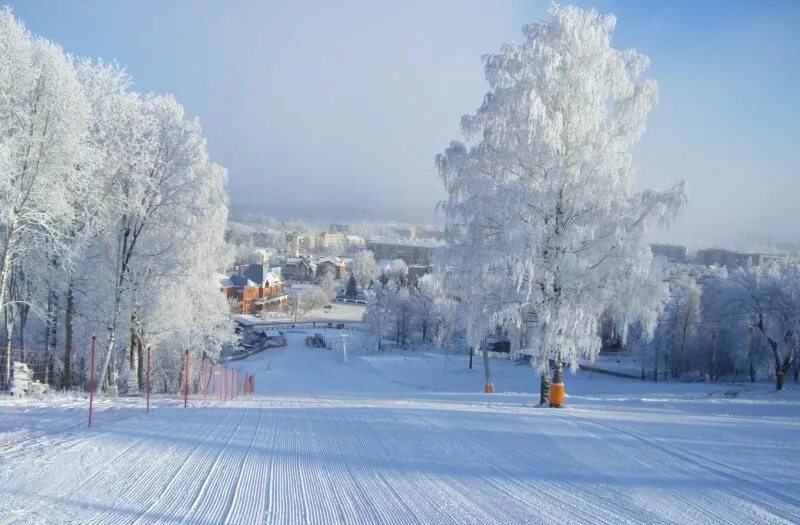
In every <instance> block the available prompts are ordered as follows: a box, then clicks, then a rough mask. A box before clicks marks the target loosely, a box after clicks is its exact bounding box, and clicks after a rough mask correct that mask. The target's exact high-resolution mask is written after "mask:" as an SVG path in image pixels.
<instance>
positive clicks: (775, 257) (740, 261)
mask: <svg viewBox="0 0 800 525" xmlns="http://www.w3.org/2000/svg"><path fill="white" fill-rule="evenodd" d="M786 258H787V257H786V256H785V255H781V254H774V253H745V252H735V251H732V250H724V249H722V248H706V249H703V250H697V254H696V255H695V258H694V260H695V262H696V263H697V264H704V265H706V266H725V267H727V268H729V269H732V268H745V267H748V266H763V265H764V264H767V263H769V262H772V261H782V260H785V259H786Z"/></svg>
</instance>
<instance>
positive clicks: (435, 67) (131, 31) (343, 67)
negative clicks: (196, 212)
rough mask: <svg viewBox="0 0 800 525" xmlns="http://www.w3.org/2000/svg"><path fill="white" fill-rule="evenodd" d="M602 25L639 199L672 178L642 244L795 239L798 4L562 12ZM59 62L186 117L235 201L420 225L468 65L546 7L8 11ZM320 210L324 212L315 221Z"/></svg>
mask: <svg viewBox="0 0 800 525" xmlns="http://www.w3.org/2000/svg"><path fill="white" fill-rule="evenodd" d="M576 3H577V4H579V5H582V6H587V7H588V6H591V7H595V8H597V9H598V10H599V11H600V12H613V13H614V14H616V15H617V18H618V22H617V29H616V31H615V33H614V43H615V45H616V46H617V47H619V48H624V47H636V48H637V49H639V50H640V51H642V52H644V53H645V54H647V55H649V56H650V58H651V61H652V68H651V70H650V73H649V76H650V77H652V78H655V79H656V80H657V81H658V83H659V86H660V104H659V106H658V107H657V108H656V109H655V110H654V112H653V114H652V117H651V120H650V121H649V125H648V131H647V134H646V135H645V138H644V139H643V140H642V142H641V144H640V145H639V146H637V149H636V159H635V162H636V166H637V186H639V187H642V188H644V187H666V186H669V185H670V184H671V183H672V182H674V181H676V180H679V179H684V180H686V181H688V183H689V189H690V204H689V206H688V208H687V209H686V211H685V213H684V214H683V216H682V218H681V219H680V220H679V221H678V222H677V223H676V224H675V225H674V226H673V227H672V228H671V229H670V230H669V231H664V232H658V233H656V234H655V235H654V238H656V239H658V240H664V241H674V242H684V243H688V244H691V245H708V244H718V245H736V244H753V243H754V242H759V241H766V240H770V239H773V238H777V239H794V240H800V231H798V228H797V224H798V223H800V206H798V205H797V200H798V196H800V170H798V164H799V163H798V160H800V159H798V157H800V155H799V154H798V147H797V144H798V138H800V104H799V103H798V101H797V95H796V93H797V91H798V88H797V86H798V84H799V83H800V82H798V81H800V78H798V77H799V76H800V73H799V72H798V71H799V70H800V68H798V66H800V63H799V62H800V58H799V57H800V36H798V33H799V32H800V30H798V28H800V2H794V1H782V2H767V1H760V2H756V1H753V2H742V1H734V0H730V1H703V2H689V1H685V2H679V1H669V2H655V1H652V0H639V1H594V2H584V1H577V2H576ZM10 4H11V5H12V7H13V8H14V11H15V13H16V14H17V16H18V17H20V18H21V19H22V20H23V21H24V22H25V23H26V25H27V26H28V28H29V29H30V30H31V31H33V32H34V33H37V34H40V35H42V36H44V37H46V38H49V39H51V40H54V41H56V42H58V43H59V44H61V45H62V46H63V47H64V49H65V50H67V51H69V52H72V53H75V54H78V55H85V56H91V57H102V58H104V59H111V58H116V59H117V60H118V61H119V62H120V63H122V64H124V65H125V66H127V68H128V70H129V71H130V73H131V74H132V75H133V77H134V81H135V87H136V89H138V90H141V91H158V92H165V91H166V92H171V93H173V94H175V96H176V97H177V98H178V99H179V100H180V101H181V102H182V103H183V104H184V105H185V106H186V109H187V112H188V113H189V114H190V115H197V116H198V117H199V118H200V121H201V123H202V125H203V128H204V132H205V134H206V136H207V138H208V147H209V151H210V152H211V155H212V156H213V158H214V159H215V160H216V161H217V162H219V163H221V164H223V165H225V166H226V167H227V168H228V169H229V170H230V183H229V189H230V194H231V201H232V203H233V204H234V205H263V207H264V208H265V210H266V211H269V210H274V211H281V212H287V211H297V212H298V213H299V212H307V211H308V210H317V209H332V210H334V211H335V212H336V214H338V215H348V214H349V215H358V214H362V215H374V216H377V217H381V218H390V217H396V218H398V219H404V220H411V219H414V218H419V220H421V221H429V220H432V219H433V207H434V204H435V203H436V201H437V200H439V199H441V198H443V197H444V194H443V192H442V188H441V183H440V182H439V180H438V178H437V177H436V173H435V170H434V167H433V157H434V155H435V154H436V153H437V152H439V151H441V150H442V149H443V148H444V147H446V145H447V143H448V142H449V141H450V140H451V139H453V138H457V137H458V136H459V130H458V123H459V118H460V116H461V115H462V114H464V113H468V112H472V111H474V109H475V108H476V107H477V106H478V105H479V103H480V101H481V97H482V96H483V93H484V92H485V90H486V83H485V81H484V80H483V71H482V65H481V62H480V56H481V55H482V54H484V53H488V52H494V51H496V50H497V49H498V48H499V46H500V44H501V43H502V42H506V41H510V40H519V39H520V38H521V32H520V28H521V26H522V25H524V24H526V23H528V22H531V21H533V20H535V19H538V18H541V17H543V16H545V11H546V8H547V3H546V2H539V1H511V0H497V1H491V2H489V1H477V0H476V1H468V0H461V1H456V0H441V1H435V2H424V1H399V0H384V1H376V2H370V3H368V2H312V1H307V2H280V3H278V2H275V3H269V2H255V1H253V2H244V1H231V2H222V1H193V2H188V1H171V2H156V1H139V2H133V1H127V0H124V1H123V0H117V1H113V2H105V1H87V0H82V1H72V0H61V1H58V2H55V1H50V2H44V1H42V2H38V1H37V2H34V1H26V2H11V3H10ZM317 215H323V216H324V215H325V213H322V212H317Z"/></svg>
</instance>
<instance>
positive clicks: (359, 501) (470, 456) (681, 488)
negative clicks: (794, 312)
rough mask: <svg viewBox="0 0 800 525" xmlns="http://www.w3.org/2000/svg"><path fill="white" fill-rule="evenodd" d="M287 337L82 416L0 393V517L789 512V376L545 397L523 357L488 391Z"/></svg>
mask: <svg viewBox="0 0 800 525" xmlns="http://www.w3.org/2000/svg"><path fill="white" fill-rule="evenodd" d="M328 332H329V334H328V335H333V333H331V332H332V331H330V330H329V331H328ZM304 335H305V334H303V333H290V334H289V339H290V343H289V346H288V347H286V348H282V349H272V350H268V351H265V352H262V353H260V354H257V355H255V356H253V357H250V358H248V359H247V360H245V361H241V362H240V365H241V367H242V369H243V370H245V371H248V372H255V373H256V378H257V379H256V389H257V395H256V396H252V397H244V396H243V397H240V398H239V400H237V401H234V402H228V403H208V405H207V406H199V405H202V403H199V402H198V403H196V405H198V406H192V407H190V408H187V409H184V408H182V407H179V406H176V405H177V404H176V403H175V402H174V401H175V400H169V401H168V400H166V399H163V398H157V400H156V404H157V405H158V408H157V409H156V410H154V411H153V412H151V414H150V415H149V416H146V415H145V414H144V410H143V409H142V408H141V401H140V400H135V399H119V400H114V401H106V400H101V401H100V402H99V405H100V407H101V411H100V412H98V413H97V415H96V419H95V421H96V423H95V426H94V427H93V428H92V429H91V430H88V429H86V428H85V426H84V425H85V415H86V414H85V410H84V409H85V403H84V400H83V399H81V398H78V397H70V396H65V397H57V398H52V397H50V398H47V403H45V402H44V401H37V400H36V399H28V398H25V399H19V400H17V399H10V398H0V464H2V469H0V523H81V524H88V523H207V524H212V523H363V524H373V523H458V524H462V523H482V524H483V523H548V524H552V523H613V524H620V523H741V524H752V523H796V522H798V521H800V490H798V489H800V477H799V476H797V472H798V467H800V455H799V454H798V453H797V450H798V449H797V446H798V443H800V417H798V416H800V408H799V407H800V392H798V390H797V389H796V388H795V389H791V390H790V391H788V392H786V393H783V394H775V393H771V392H770V385H767V384H757V385H754V386H751V385H714V384H675V383H666V384H665V383H658V384H653V383H645V382H641V381H637V380H626V379H618V378H611V377H604V376H600V375H598V374H589V373H579V374H578V375H576V376H572V375H569V376H567V381H568V382H567V389H568V392H569V394H570V397H569V398H568V408H565V409H561V410H555V409H553V410H548V409H539V408H535V406H534V405H535V403H536V401H537V399H538V395H537V394H536V389H537V387H538V384H537V380H536V378H535V377H534V374H533V372H532V371H531V369H530V368H529V367H528V366H524V365H517V364H515V363H513V362H510V361H501V360H495V361H494V362H493V364H492V366H493V367H494V379H495V387H496V388H497V389H498V391H499V392H500V393H498V394H494V395H486V394H482V393H479V391H480V390H481V389H482V387H483V371H482V369H481V367H480V366H478V365H479V363H478V360H476V368H475V370H471V371H470V370H467V369H466V364H467V361H466V359H467V358H466V356H464V355H456V356H454V357H451V358H450V359H449V360H448V362H447V365H446V367H445V362H444V360H443V356H442V355H441V353H436V352H425V351H423V350H416V351H410V350H408V351H405V350H392V351H391V353H390V352H389V351H388V350H387V351H384V352H382V353H376V352H369V353H367V352H365V351H364V349H363V348H362V347H360V344H359V340H358V336H357V335H355V334H354V335H353V337H352V338H351V339H350V341H349V343H348V352H349V361H350V362H349V363H348V364H344V363H343V362H342V355H341V352H340V351H339V348H338V345H336V344H335V345H334V348H333V350H331V351H329V350H324V349H311V348H308V347H305V346H304V345H303V344H302V339H303V337H304ZM337 339H338V338H337ZM789 386H790V388H791V387H794V386H795V385H794V384H792V385H789ZM731 392H737V396H738V397H731V396H732V395H733V394H731ZM726 393H727V396H726ZM53 399H55V404H56V407H53V403H54V401H53ZM32 422H38V423H37V424H33V423H32ZM70 425H73V427H72V428H69V426H70ZM9 441H11V443H9Z"/></svg>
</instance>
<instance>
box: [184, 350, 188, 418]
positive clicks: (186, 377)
mask: <svg viewBox="0 0 800 525" xmlns="http://www.w3.org/2000/svg"><path fill="white" fill-rule="evenodd" d="M187 406H189V351H188V350H186V351H185V352H184V353H183V407H184V408H186V407H187Z"/></svg>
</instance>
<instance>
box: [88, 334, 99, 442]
mask: <svg viewBox="0 0 800 525" xmlns="http://www.w3.org/2000/svg"><path fill="white" fill-rule="evenodd" d="M96 339H97V338H96V337H95V336H94V335H93V336H92V369H91V372H90V374H89V428H92V410H93V409H94V383H95V379H94V356H95V341H96Z"/></svg>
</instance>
